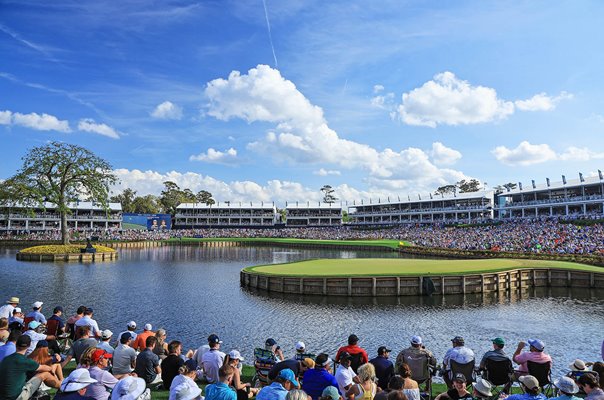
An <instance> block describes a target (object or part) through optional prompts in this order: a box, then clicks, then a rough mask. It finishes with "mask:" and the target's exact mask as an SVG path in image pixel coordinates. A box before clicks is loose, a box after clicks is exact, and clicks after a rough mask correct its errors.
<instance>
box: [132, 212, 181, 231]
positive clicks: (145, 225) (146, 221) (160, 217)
mask: <svg viewBox="0 0 604 400" xmlns="http://www.w3.org/2000/svg"><path fill="white" fill-rule="evenodd" d="M171 227H172V217H171V216H170V214H136V213H123V214H122V228H123V229H141V230H145V229H146V230H149V231H153V230H165V229H170V228H171Z"/></svg>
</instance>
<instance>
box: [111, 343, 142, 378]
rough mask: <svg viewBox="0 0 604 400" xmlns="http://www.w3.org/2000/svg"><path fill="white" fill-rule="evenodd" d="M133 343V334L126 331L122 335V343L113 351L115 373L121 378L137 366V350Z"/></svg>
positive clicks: (113, 370)
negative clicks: (132, 345)
mask: <svg viewBox="0 0 604 400" xmlns="http://www.w3.org/2000/svg"><path fill="white" fill-rule="evenodd" d="M131 344H132V335H131V334H130V332H124V333H122V335H121V336H120V343H119V344H118V345H117V347H116V348H115V351H114V352H113V369H112V372H113V375H115V377H116V378H118V379H121V378H123V377H125V376H126V375H129V374H131V373H132V372H133V371H134V367H135V366H136V351H134V349H133V348H132V347H130V345H131Z"/></svg>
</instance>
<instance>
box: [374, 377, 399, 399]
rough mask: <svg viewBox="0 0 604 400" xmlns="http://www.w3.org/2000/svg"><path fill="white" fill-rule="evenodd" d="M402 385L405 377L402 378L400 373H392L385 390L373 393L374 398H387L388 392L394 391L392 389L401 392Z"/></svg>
mask: <svg viewBox="0 0 604 400" xmlns="http://www.w3.org/2000/svg"><path fill="white" fill-rule="evenodd" d="M404 385H405V378H403V377H402V376H400V375H394V376H393V377H392V378H390V381H388V387H387V388H386V390H382V391H381V392H379V393H377V394H376V395H375V398H374V400H387V399H388V394H389V393H390V392H394V391H401V392H402V390H403V386H404Z"/></svg>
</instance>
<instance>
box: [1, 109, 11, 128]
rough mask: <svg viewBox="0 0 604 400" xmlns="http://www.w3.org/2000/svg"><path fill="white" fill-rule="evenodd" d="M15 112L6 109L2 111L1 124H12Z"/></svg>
mask: <svg viewBox="0 0 604 400" xmlns="http://www.w3.org/2000/svg"><path fill="white" fill-rule="evenodd" d="M12 117H13V113H12V112H10V111H8V110H6V111H0V125H10V124H11V122H12Z"/></svg>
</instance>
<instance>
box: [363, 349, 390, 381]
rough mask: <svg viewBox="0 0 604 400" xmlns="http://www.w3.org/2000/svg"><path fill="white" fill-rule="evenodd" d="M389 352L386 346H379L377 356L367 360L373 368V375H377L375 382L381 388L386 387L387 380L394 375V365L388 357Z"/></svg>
mask: <svg viewBox="0 0 604 400" xmlns="http://www.w3.org/2000/svg"><path fill="white" fill-rule="evenodd" d="M391 352H392V350H390V349H389V348H388V347H386V346H380V347H379V348H378V351H377V357H375V358H372V359H371V360H370V361H369V362H370V363H371V364H373V367H374V368H375V376H377V379H378V382H377V384H378V386H379V387H380V389H382V390H386V389H387V388H388V382H389V381H390V378H391V377H392V376H393V375H394V365H393V364H392V361H390V360H389V359H388V357H390V353H391Z"/></svg>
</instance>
